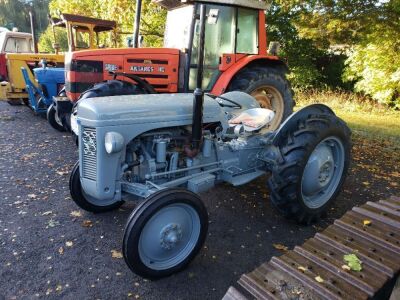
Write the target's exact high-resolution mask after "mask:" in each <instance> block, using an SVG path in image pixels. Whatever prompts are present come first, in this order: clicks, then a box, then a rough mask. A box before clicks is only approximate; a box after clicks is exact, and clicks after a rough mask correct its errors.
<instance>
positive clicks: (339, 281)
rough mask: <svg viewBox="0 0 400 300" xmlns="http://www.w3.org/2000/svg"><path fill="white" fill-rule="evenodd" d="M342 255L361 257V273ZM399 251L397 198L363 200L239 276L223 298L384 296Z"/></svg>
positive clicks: (391, 281)
mask: <svg viewBox="0 0 400 300" xmlns="http://www.w3.org/2000/svg"><path fill="white" fill-rule="evenodd" d="M347 254H355V255H356V256H357V257H358V258H359V259H360V260H361V262H362V270H361V271H353V270H351V269H350V268H347V267H346V262H345V261H344V260H343V256H344V255H347ZM399 254H400V198H398V197H392V198H390V199H389V200H385V201H379V202H367V203H366V204H364V205H362V206H360V207H354V208H353V209H352V210H351V211H349V212H347V213H346V214H345V215H344V216H343V217H342V218H340V219H338V220H336V221H335V222H334V224H333V225H331V226H329V227H328V228H327V229H325V230H324V231H323V232H321V233H317V234H316V235H315V236H314V237H313V238H311V239H309V240H307V241H306V242H305V243H304V244H303V245H302V246H296V247H295V248H294V249H293V250H291V251H287V252H286V253H285V254H284V255H282V256H280V257H272V259H271V260H270V261H269V262H266V263H264V264H262V265H261V266H259V267H258V268H257V269H255V270H254V271H253V272H251V273H248V274H244V275H242V276H241V278H240V279H239V281H238V283H239V285H238V286H236V287H231V288H230V289H229V290H228V292H227V293H226V295H225V296H224V298H223V299H224V300H233V299H254V298H256V299H388V298H389V296H390V294H391V291H392V289H393V286H394V283H395V280H396V278H397V276H398V275H399V271H400V255H399Z"/></svg>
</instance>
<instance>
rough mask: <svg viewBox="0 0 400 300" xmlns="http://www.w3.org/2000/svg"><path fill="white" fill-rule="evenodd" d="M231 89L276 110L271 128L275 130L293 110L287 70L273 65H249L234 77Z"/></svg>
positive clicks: (263, 106)
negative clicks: (286, 74)
mask: <svg viewBox="0 0 400 300" xmlns="http://www.w3.org/2000/svg"><path fill="white" fill-rule="evenodd" d="M228 90H229V91H243V92H246V93H248V94H250V95H251V96H253V97H254V98H256V99H257V101H258V102H259V103H260V106H261V107H262V108H268V109H271V110H273V111H274V112H275V118H274V120H273V121H272V123H271V125H270V127H269V130H270V131H274V130H276V129H278V128H279V126H280V124H281V123H282V122H283V121H284V120H285V119H286V118H287V117H288V116H289V115H290V114H291V113H292V112H293V106H294V101H293V96H292V90H291V87H290V84H289V82H288V81H287V79H286V76H285V72H284V71H283V70H280V69H278V68H271V67H248V68H245V69H243V70H242V71H240V72H239V73H238V74H236V75H235V77H234V78H233V79H232V82H231V83H230V85H229V88H228Z"/></svg>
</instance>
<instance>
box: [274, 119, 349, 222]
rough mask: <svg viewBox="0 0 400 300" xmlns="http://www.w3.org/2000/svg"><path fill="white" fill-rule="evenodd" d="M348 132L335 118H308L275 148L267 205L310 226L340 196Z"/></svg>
mask: <svg viewBox="0 0 400 300" xmlns="http://www.w3.org/2000/svg"><path fill="white" fill-rule="evenodd" d="M350 148H351V145H350V130H349V128H348V127H347V125H346V124H345V123H344V122H343V121H342V120H341V119H339V118H338V117H336V116H335V115H328V114H326V115H318V116H309V117H308V118H307V119H306V120H303V121H302V122H299V124H298V125H297V128H295V129H294V130H293V131H292V132H288V134H287V136H286V138H284V139H283V141H282V142H281V144H280V145H279V152H280V156H281V158H282V159H281V160H280V161H279V163H277V164H276V166H275V167H274V168H273V169H272V175H271V177H270V179H269V181H268V185H269V188H270V190H271V201H272V203H273V204H274V206H275V207H277V208H278V210H279V211H281V212H282V213H283V214H284V215H285V216H286V217H288V218H291V219H295V220H296V221H297V222H299V223H303V224H310V223H312V222H314V221H317V220H318V219H319V218H320V216H321V214H323V213H324V212H326V210H327V208H328V207H329V206H330V205H331V204H332V202H333V201H334V199H335V198H336V197H337V195H338V194H339V192H340V189H341V187H342V185H343V183H344V181H345V178H346V174H347V171H348V168H349V162H350Z"/></svg>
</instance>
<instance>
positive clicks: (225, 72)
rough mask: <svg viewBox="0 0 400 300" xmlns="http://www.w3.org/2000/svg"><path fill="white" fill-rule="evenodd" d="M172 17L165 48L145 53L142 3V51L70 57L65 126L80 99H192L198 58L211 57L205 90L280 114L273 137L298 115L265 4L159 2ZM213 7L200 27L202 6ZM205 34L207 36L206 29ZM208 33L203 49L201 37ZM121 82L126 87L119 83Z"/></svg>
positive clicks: (60, 105)
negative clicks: (270, 47) (231, 94)
mask: <svg viewBox="0 0 400 300" xmlns="http://www.w3.org/2000/svg"><path fill="white" fill-rule="evenodd" d="M153 1H154V2H156V3H157V4H159V5H161V6H162V7H164V8H166V9H167V10H168V14H167V23H166V30H165V36H164V45H165V48H137V46H138V37H139V34H138V32H139V30H138V28H139V20H140V10H141V9H140V8H141V0H137V4H136V5H137V7H136V8H137V9H136V30H135V34H134V38H133V44H134V47H135V48H125V49H96V50H87V51H79V52H72V53H69V54H67V55H66V64H65V66H66V85H65V86H66V96H67V97H59V98H58V99H57V101H56V103H57V104H56V110H57V114H58V117H59V119H60V120H62V122H63V124H64V126H66V127H68V126H69V125H70V122H69V121H70V113H71V110H72V106H73V103H75V102H76V101H77V100H78V99H80V98H89V97H91V98H92V97H101V96H111V95H124V94H137V93H177V92H182V93H187V92H191V91H193V90H194V88H195V87H196V77H197V53H198V52H199V51H202V53H204V63H203V70H204V71H203V79H202V82H201V86H202V87H203V88H204V90H205V91H206V92H208V93H209V94H213V95H221V94H223V93H225V92H228V91H244V92H247V93H249V94H250V95H252V96H253V97H254V98H256V99H257V100H258V101H259V103H260V105H261V107H263V108H269V109H272V110H273V111H274V112H275V118H274V120H273V122H272V123H271V124H270V130H271V131H272V130H275V129H277V128H278V127H279V125H280V124H281V123H282V121H283V120H284V119H285V118H286V117H287V116H288V115H289V114H290V113H292V110H293V105H294V102H293V99H292V91H291V88H290V84H289V82H288V81H287V80H286V73H287V72H288V68H287V66H286V64H285V63H284V62H283V61H282V60H281V59H280V58H279V57H278V56H275V55H270V54H269V53H268V51H267V35H266V24H265V10H266V9H268V6H269V5H268V4H266V2H264V1H258V0H205V1H202V0H188V1H183V0H182V1H180V0H153ZM200 4H206V19H205V20H204V22H203V24H201V22H200V17H199V6H200ZM202 27H203V28H204V29H205V30H201V29H202ZM202 32H203V33H204V34H205V37H204V43H203V44H201V42H200V41H201V40H202V39H201V38H200V34H201V33H202ZM116 79H119V80H116Z"/></svg>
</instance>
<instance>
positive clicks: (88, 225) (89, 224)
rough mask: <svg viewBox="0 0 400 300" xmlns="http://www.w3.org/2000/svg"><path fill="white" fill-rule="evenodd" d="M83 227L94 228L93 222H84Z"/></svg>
mask: <svg viewBox="0 0 400 300" xmlns="http://www.w3.org/2000/svg"><path fill="white" fill-rule="evenodd" d="M82 226H83V227H92V226H93V222H92V221H90V220H85V221H83V222H82Z"/></svg>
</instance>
